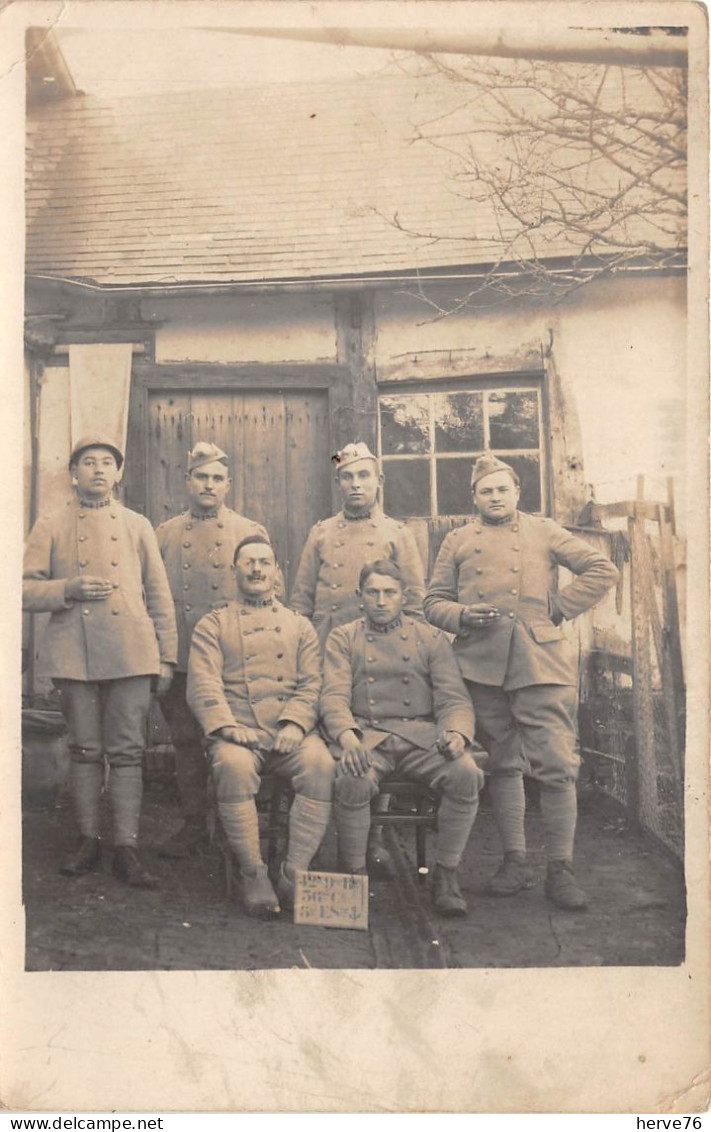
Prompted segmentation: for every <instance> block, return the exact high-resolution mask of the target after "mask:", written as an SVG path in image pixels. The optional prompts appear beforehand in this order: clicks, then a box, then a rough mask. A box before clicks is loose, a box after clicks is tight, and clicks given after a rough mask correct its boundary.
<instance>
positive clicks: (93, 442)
mask: <svg viewBox="0 0 711 1132" xmlns="http://www.w3.org/2000/svg"><path fill="white" fill-rule="evenodd" d="M87 448H108V450H109V452H113V455H114V459H115V460H116V467H117V468H120V467H121V465H122V464H123V452H122V451H121V449H120V448H119V447H118V446H117V445H116V444H114V442H113V440H109V439H108V438H107V437H106V436H102V434H101V433H94V435H93V436H82V438H81V440H77V442H76V444H75V445H74V447H73V448H72V452H71V456H70V457H69V467H70V468H71V467H72V465H73V464H76V462H77V460H78V459H79V457H80V456H81V454H82V452H86V450H87Z"/></svg>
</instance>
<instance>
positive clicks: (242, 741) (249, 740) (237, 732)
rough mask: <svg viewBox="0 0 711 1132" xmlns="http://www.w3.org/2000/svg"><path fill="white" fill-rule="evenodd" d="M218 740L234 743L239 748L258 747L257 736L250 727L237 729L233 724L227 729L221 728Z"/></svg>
mask: <svg viewBox="0 0 711 1132" xmlns="http://www.w3.org/2000/svg"><path fill="white" fill-rule="evenodd" d="M218 735H219V736H220V739H224V740H225V741H226V742H227V743H236V744H237V745H238V746H239V747H258V746H259V735H258V733H257V732H256V731H255V730H254V728H252V727H239V726H238V725H237V724H233V725H232V726H228V727H221V728H220V730H219V731H218Z"/></svg>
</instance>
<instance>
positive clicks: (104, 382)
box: [69, 342, 132, 452]
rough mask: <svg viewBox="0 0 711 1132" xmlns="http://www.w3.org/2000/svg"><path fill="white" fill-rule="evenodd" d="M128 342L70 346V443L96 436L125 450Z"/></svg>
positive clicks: (128, 376)
mask: <svg viewBox="0 0 711 1132" xmlns="http://www.w3.org/2000/svg"><path fill="white" fill-rule="evenodd" d="M131 353H132V347H131V343H130V342H99V343H92V344H89V345H70V347H69V383H70V389H71V402H70V403H71V442H72V444H76V442H77V440H81V438H82V437H83V436H91V435H92V433H99V434H100V435H101V436H105V437H106V439H107V440H111V441H113V443H114V444H116V445H117V446H118V447H119V448H120V449H121V451H122V452H125V451H126V429H127V426H128V399H129V394H130V390H131Z"/></svg>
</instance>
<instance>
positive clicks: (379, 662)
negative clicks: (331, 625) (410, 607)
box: [321, 616, 474, 750]
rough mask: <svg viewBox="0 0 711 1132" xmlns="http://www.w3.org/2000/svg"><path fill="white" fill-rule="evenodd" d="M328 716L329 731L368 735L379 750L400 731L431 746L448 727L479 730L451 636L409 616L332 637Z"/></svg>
mask: <svg viewBox="0 0 711 1132" xmlns="http://www.w3.org/2000/svg"><path fill="white" fill-rule="evenodd" d="M321 716H322V718H323V722H324V725H325V727H326V730H327V731H328V734H329V735H330V736H331V738H332V739H334V740H336V739H338V736H339V735H340V734H341V733H342V732H343V731H348V730H355V731H357V732H359V733H360V734H362V736H363V739H362V742H363V745H364V746H366V747H368V748H369V749H372V748H374V747H377V746H378V744H379V743H382V742H383V740H384V739H386V738H387V736H388V735H389V734H390V735H397V736H399V737H400V738H401V739H405V740H407V742H409V743H413V744H414V745H415V746H417V747H422V748H424V749H425V750H427V749H429V748H430V747H432V746H433V745H434V743H436V741H437V739H438V738H439V737H440V736H441V735H443V733H444V732H445V731H458V732H459V733H460V734H461V735H463V736H464V738H465V739H467V740H468V741H469V742H471V740H472V738H473V735H474V715H473V713H472V707H471V701H470V699H469V696H468V694H467V691H466V688H465V686H464V682H463V680H462V677H461V675H460V672H459V668H458V666H457V661H456V659H455V657H454V653H453V651H452V646H451V645H450V644H449V641H448V640H447V639H446V637H445V636H444V634H443V633H440V632H439V631H438V630H436V629H432V628H431V626H429V625H426V624H424V622H422V621H418V620H416V619H414V618H412V617H407V616H403V617H401V618H398V620H397V621H396V622H392V623H391V624H390V625H389V626H387V627H386V628H385V630H383V629H379V628H378V629H375V628H371V626H369V625H366V622H365V621H364V620H363V619H362V618H361V619H360V620H358V621H352V622H351V623H350V624H349V625H341V626H340V627H338V628H336V629H334V630H333V631H332V632H331V633H330V634H329V637H328V640H327V642H326V657H325V666H324V687H323V692H322V695H321Z"/></svg>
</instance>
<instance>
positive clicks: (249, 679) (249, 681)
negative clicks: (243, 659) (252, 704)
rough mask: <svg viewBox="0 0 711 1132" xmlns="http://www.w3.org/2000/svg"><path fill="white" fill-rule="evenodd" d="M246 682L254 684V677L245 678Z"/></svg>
mask: <svg viewBox="0 0 711 1132" xmlns="http://www.w3.org/2000/svg"><path fill="white" fill-rule="evenodd" d="M245 680H246V681H247V683H248V684H251V683H252V677H251V676H245Z"/></svg>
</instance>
